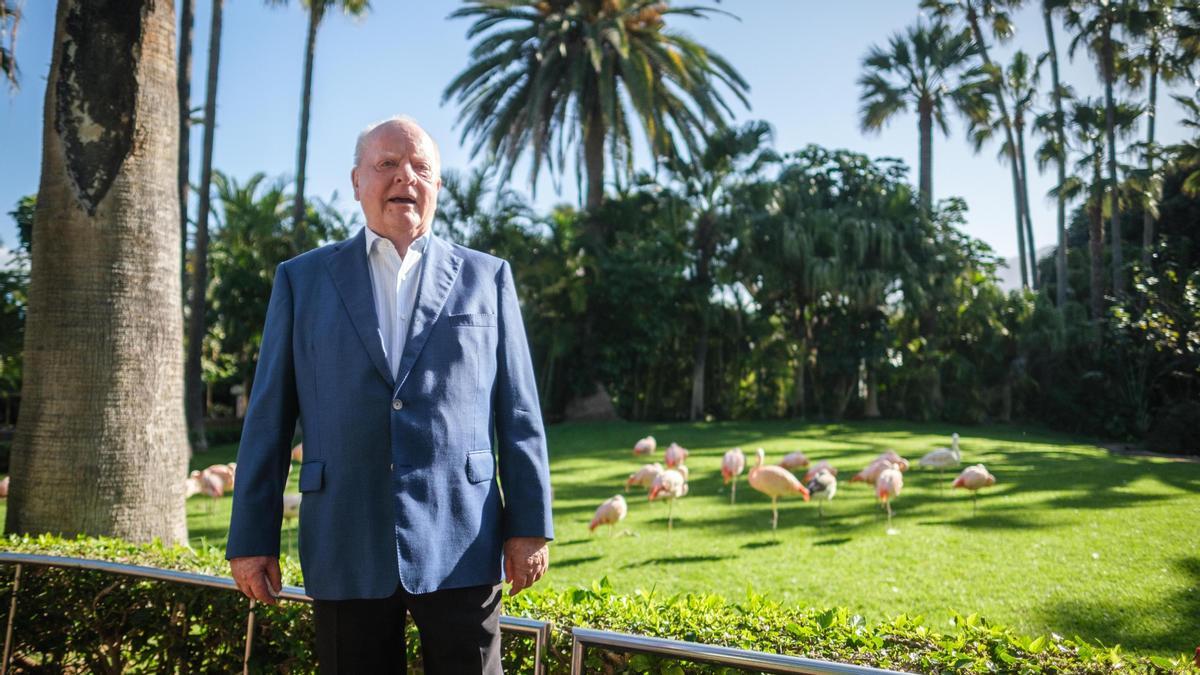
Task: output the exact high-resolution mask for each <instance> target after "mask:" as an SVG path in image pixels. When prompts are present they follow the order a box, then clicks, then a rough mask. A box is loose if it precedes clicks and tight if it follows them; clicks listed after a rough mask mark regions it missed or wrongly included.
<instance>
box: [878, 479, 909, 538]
mask: <svg viewBox="0 0 1200 675" xmlns="http://www.w3.org/2000/svg"><path fill="white" fill-rule="evenodd" d="M902 487H904V474H902V473H900V466H899V465H897V464H895V463H893V464H892V465H891V466H889V467H888V468H886V469H884V470H883V471H881V472H880V473H879V478H877V479H876V480H875V497H876V498H877V499H879V500H880V501H882V502H883V504H884V506H886V507H887V515H888V529H889V530H890V529H891V527H892V500H894V499H895V498H896V497H899V496H900V488H902Z"/></svg>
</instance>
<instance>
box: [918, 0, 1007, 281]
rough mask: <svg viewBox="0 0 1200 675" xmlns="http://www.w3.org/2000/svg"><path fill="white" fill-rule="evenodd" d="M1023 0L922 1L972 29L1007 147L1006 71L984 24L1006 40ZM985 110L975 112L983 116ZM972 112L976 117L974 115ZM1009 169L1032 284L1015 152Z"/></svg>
mask: <svg viewBox="0 0 1200 675" xmlns="http://www.w3.org/2000/svg"><path fill="white" fill-rule="evenodd" d="M1020 5H1021V0H921V7H922V8H923V9H928V10H931V11H932V12H933V13H934V15H935V16H937V17H941V18H949V17H960V18H961V19H962V21H964V22H965V24H966V26H967V27H968V28H969V29H970V31H971V36H972V37H973V38H974V40H975V52H976V54H978V56H979V59H980V61H981V62H982V64H983V67H984V70H985V71H986V72H987V74H988V75H989V79H990V82H989V84H990V87H989V89H990V91H991V94H992V103H993V104H994V105H995V110H996V114H997V116H998V121H999V125H1000V128H1001V129H1002V130H1003V131H1004V147H1007V148H1010V149H1012V150H1014V151H1015V150H1016V147H1017V143H1016V138H1015V137H1014V134H1013V122H1012V116H1010V115H1009V113H1008V108H1009V106H1008V102H1007V101H1006V100H1005V92H1004V73H1003V71H1002V70H1001V68H1000V67H999V66H998V65H996V63H995V62H993V61H992V57H991V55H990V52H989V50H988V38H987V35H986V34H985V32H984V24H985V22H986V24H987V27H988V28H989V29H990V30H989V31H988V32H990V33H991V35H992V36H993V37H994V38H996V39H997V40H999V41H1001V42H1004V41H1007V40H1009V39H1011V38H1012V36H1013V23H1012V18H1011V16H1010V15H1009V13H1008V11H1009V10H1010V9H1013V8H1016V7H1019V6H1020ZM982 114H983V111H979V112H976V113H974V115H982ZM974 115H973V116H974ZM1008 162H1009V169H1010V173H1011V175H1012V184H1013V212H1014V215H1015V217H1016V224H1017V250H1018V254H1019V256H1020V261H1021V264H1020V267H1021V284H1022V285H1023V286H1028V285H1029V271H1028V269H1027V264H1026V258H1025V243H1026V242H1025V234H1024V231H1025V230H1024V227H1023V225H1024V222H1025V210H1024V209H1023V208H1022V207H1023V202H1022V199H1021V195H1022V194H1023V193H1024V188H1023V185H1024V183H1025V176H1024V175H1023V174H1022V173H1021V166H1020V162H1019V161H1017V158H1016V156H1015V154H1014V155H1010V156H1009V157H1008Z"/></svg>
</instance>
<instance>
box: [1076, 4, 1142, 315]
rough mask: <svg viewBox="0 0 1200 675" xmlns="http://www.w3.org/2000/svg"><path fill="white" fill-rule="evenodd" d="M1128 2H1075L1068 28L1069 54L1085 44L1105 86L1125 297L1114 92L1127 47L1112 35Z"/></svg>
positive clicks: (1118, 268) (1118, 290)
mask: <svg viewBox="0 0 1200 675" xmlns="http://www.w3.org/2000/svg"><path fill="white" fill-rule="evenodd" d="M1128 4H1129V0H1095V1H1088V2H1084V1H1083V0H1080V1H1079V2H1073V3H1072V4H1071V5H1070V6H1069V7H1068V9H1067V13H1066V23H1067V26H1068V27H1069V28H1070V29H1071V30H1073V31H1074V32H1075V35H1074V37H1073V38H1071V45H1070V54H1072V55H1074V53H1075V50H1076V49H1077V48H1078V47H1079V46H1080V45H1086V46H1087V48H1088V50H1090V51H1091V52H1092V53H1093V54H1094V55H1095V57H1096V62H1097V66H1098V69H1099V71H1100V79H1101V81H1102V82H1103V83H1104V111H1105V113H1104V118H1105V122H1104V127H1105V132H1104V135H1105V137H1106V138H1107V139H1108V153H1107V157H1108V181H1109V183H1110V184H1111V186H1112V187H1111V190H1110V191H1109V199H1110V200H1111V203H1110V205H1109V209H1110V212H1111V215H1110V216H1109V218H1110V220H1111V223H1112V225H1111V227H1112V275H1113V294H1114V295H1115V296H1117V297H1118V298H1121V297H1123V296H1124V295H1125V273H1124V268H1125V262H1124V256H1123V253H1122V250H1121V249H1122V240H1121V209H1120V208H1118V193H1119V186H1120V183H1119V182H1118V181H1117V140H1116V127H1117V109H1116V99H1115V98H1114V92H1113V89H1114V87H1115V86H1116V82H1117V64H1118V62H1119V61H1120V60H1121V59H1122V58H1124V50H1125V45H1124V44H1123V43H1121V42H1120V41H1118V40H1117V39H1116V37H1115V36H1114V35H1113V31H1114V29H1115V28H1116V27H1118V26H1119V25H1120V24H1122V23H1123V22H1124V21H1125V20H1126V16H1127V13H1128V9H1129V8H1128Z"/></svg>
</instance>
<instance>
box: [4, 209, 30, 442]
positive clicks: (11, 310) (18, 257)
mask: <svg viewBox="0 0 1200 675" xmlns="http://www.w3.org/2000/svg"><path fill="white" fill-rule="evenodd" d="M36 210H37V197H36V196H35V195H26V196H24V197H22V198H21V199H20V200H19V201H17V206H16V208H15V209H13V210H12V211H9V212H8V215H10V216H12V219H13V220H14V221H16V223H17V236H18V237H19V243H18V246H17V248H16V249H12V250H10V251H9V255H10V258H9V261H8V264H7V265H5V269H0V398H3V399H4V413H3V417H0V424H6V425H7V424H11V422H12V418H13V415H12V399H13V396H14V395H15V394H17V393H19V392H20V391H21V348H22V346H23V344H22V343H23V342H24V337H25V308H26V305H27V304H28V298H29V255H30V243H31V242H30V236H31V235H32V234H33V214H34V212H35V211H36Z"/></svg>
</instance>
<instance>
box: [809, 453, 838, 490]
mask: <svg viewBox="0 0 1200 675" xmlns="http://www.w3.org/2000/svg"><path fill="white" fill-rule="evenodd" d="M822 471H828V472H829V473H831V474H833V475H834V476H837V467H835V466H834V465H832V464H830V463H829V460H827V459H822V460H819V461H818V462H817V463H816V464H813V465H812V467H811V468H810V469H809V470H808V473H806V474H804V484H805V485H807V484H808V483H809V482H811V481H812V479H814V478H816V477H817V474H819V473H821V472H822Z"/></svg>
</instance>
